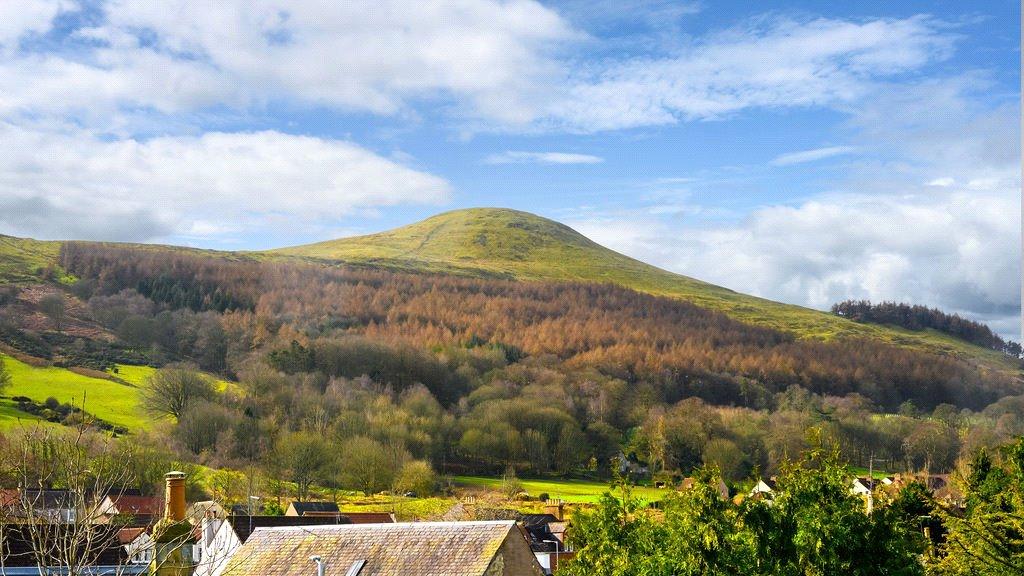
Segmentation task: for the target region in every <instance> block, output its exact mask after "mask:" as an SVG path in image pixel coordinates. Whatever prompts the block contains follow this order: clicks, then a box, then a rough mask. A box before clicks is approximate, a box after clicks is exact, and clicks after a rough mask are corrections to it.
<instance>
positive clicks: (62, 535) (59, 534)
mask: <svg viewBox="0 0 1024 576" xmlns="http://www.w3.org/2000/svg"><path fill="white" fill-rule="evenodd" d="M3 530H4V534H3V538H2V540H3V552H2V553H3V557H4V558H3V561H4V564H3V565H4V567H6V568H15V567H23V566H30V567H34V566H36V557H35V554H34V553H33V544H32V542H33V539H34V537H35V536H34V535H33V533H32V529H31V528H30V527H28V526H25V525H20V524H19V525H11V526H6V527H4V528H3ZM72 530H73V528H71V527H70V526H68V525H67V524H49V525H47V526H44V527H42V528H41V531H40V532H38V533H37V535H38V537H39V538H41V541H42V542H41V544H42V549H43V550H46V549H49V548H51V547H52V546H54V545H56V543H61V544H62V545H63V543H65V542H67V541H68V539H70V538H74V537H75V533H74V532H72ZM117 532H118V530H117V528H116V527H109V526H102V525H97V526H96V528H95V532H93V534H94V536H93V538H94V542H106V543H107V545H106V546H103V547H101V546H99V545H98V544H96V545H94V548H93V550H92V552H93V554H92V555H91V556H90V558H89V561H90V564H92V565H96V566H118V565H121V564H126V563H127V561H128V555H127V553H126V552H125V551H124V548H122V547H121V544H120V542H119V540H118V536H119V534H118V533H117ZM79 534H81V529H80V528H79ZM79 538H80V536H79ZM84 551H85V548H82V549H81V551H80V552H79V553H80V554H84Z"/></svg>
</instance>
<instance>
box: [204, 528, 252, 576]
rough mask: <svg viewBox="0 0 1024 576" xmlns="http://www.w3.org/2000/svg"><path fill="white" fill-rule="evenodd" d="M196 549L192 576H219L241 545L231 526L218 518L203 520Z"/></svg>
mask: <svg viewBox="0 0 1024 576" xmlns="http://www.w3.org/2000/svg"><path fill="white" fill-rule="evenodd" d="M201 527H202V531H201V533H200V537H199V538H200V539H199V543H198V546H197V548H198V549H199V551H200V552H199V558H197V561H198V562H197V564H196V570H195V572H194V573H193V574H194V576H219V575H220V573H221V572H223V570H224V567H225V566H227V563H228V560H229V559H230V558H231V556H232V555H233V554H234V553H235V551H236V550H238V548H239V547H240V546H241V545H242V542H241V541H240V540H239V539H238V535H237V534H235V531H234V529H232V528H231V524H230V523H229V522H227V521H225V520H220V519H218V518H204V519H203V521H202V524H201Z"/></svg>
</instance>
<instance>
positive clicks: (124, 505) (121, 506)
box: [97, 494, 164, 517]
mask: <svg viewBox="0 0 1024 576" xmlns="http://www.w3.org/2000/svg"><path fill="white" fill-rule="evenodd" d="M97 512H98V513H99V514H101V515H103V516H147V517H159V516H160V515H162V514H163V513H164V499H163V498H160V497H158V496H139V495H135V494H107V495H106V496H105V497H104V498H103V500H101V501H100V504H99V507H98V508H97Z"/></svg>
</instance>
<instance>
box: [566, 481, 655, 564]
mask: <svg viewBox="0 0 1024 576" xmlns="http://www.w3.org/2000/svg"><path fill="white" fill-rule="evenodd" d="M615 489H616V490H617V491H618V494H613V493H612V492H606V493H605V494H604V495H603V496H602V497H601V500H600V502H599V503H598V505H597V507H596V508H594V509H591V510H580V511H579V512H576V513H575V514H574V515H573V519H572V531H571V532H570V533H569V543H570V544H571V545H572V546H573V547H574V548H575V550H576V554H575V556H574V557H573V558H572V559H571V560H570V561H569V562H568V563H567V564H566V565H565V566H564V567H561V568H560V569H559V571H558V574H559V575H560V576H594V575H596V574H601V575H602V576H641V575H643V576H669V575H671V574H672V571H671V562H670V561H669V559H668V554H667V550H666V544H667V531H666V529H665V527H664V525H663V524H661V523H659V522H657V521H656V520H655V519H654V518H652V516H651V515H650V514H649V513H648V511H647V510H645V509H644V508H643V507H642V506H641V502H640V501H639V500H638V499H637V498H635V497H633V495H632V492H631V490H630V487H629V486H628V485H627V484H625V483H622V482H621V481H620V482H618V483H617V485H616V487H615Z"/></svg>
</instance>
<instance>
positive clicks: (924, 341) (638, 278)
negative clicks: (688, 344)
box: [262, 208, 1012, 369]
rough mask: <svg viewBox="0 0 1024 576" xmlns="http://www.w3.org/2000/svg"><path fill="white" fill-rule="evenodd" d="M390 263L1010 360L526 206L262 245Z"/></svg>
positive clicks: (324, 257) (800, 331)
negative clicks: (615, 294)
mask: <svg viewBox="0 0 1024 576" xmlns="http://www.w3.org/2000/svg"><path fill="white" fill-rule="evenodd" d="M262 254H263V255H268V256H276V257H281V256H296V257H301V258H308V259H316V260H321V261H329V262H339V263H347V264H358V265H368V266H379V267H385V268H391V269H399V270H413V271H429V272H440V273H456V274H465V275H472V276H490V277H504V278H513V279H518V280H570V281H572V280H577V281H587V282H611V283H614V284H619V285H621V286H625V287H628V288H632V289H634V290H638V291H641V292H647V293H650V294H655V295H659V296H668V297H673V298H680V299H683V300H687V301H690V302H693V303H695V304H697V305H699V306H702V307H706V308H710V309H713V310H718V311H721V312H724V313H726V314H728V315H730V316H732V317H733V318H736V319H739V320H742V321H745V322H750V323H752V324H757V325H760V326H768V327H771V328H776V329H779V330H784V331H787V332H791V333H794V334H797V335H799V336H801V337H807V338H815V339H822V340H830V339H832V338H835V337H866V338H872V339H878V340H883V341H886V342H890V343H893V344H898V345H902V346H909V347H913V348H924V349H928V350H932V351H939V352H942V353H952V354H957V355H958V356H961V357H965V358H975V359H976V360H977V361H979V362H981V363H985V364H990V365H993V366H999V367H1003V368H1008V369H1009V368H1011V367H1012V365H1011V363H1010V362H1008V361H1007V359H1006V358H1005V357H1004V355H1003V354H1001V353H999V352H996V351H992V350H986V349H984V348H981V347H978V346H974V345H971V344H968V343H966V342H963V341H961V340H958V339H956V338H953V337H951V336H948V335H945V334H942V333H939V332H936V331H933V330H927V331H922V332H912V331H909V330H904V329H901V328H896V327H886V326H876V325H870V324H860V323H856V322H853V321H850V320H846V319H844V318H840V317H838V316H835V315H833V314H830V313H827V312H822V311H819V310H812V309H809V308H804V307H802V306H794V305H791V304H782V303H779V302H773V301H771V300H766V299H764V298H758V297H755V296H749V295H746V294H740V293H738V292H735V291H733V290H729V289H727V288H723V287H721V286H716V285H714V284H709V283H707V282H702V281H700V280H697V279H694V278H690V277H688V276H683V275H680V274H675V273H672V272H669V271H667V270H662V269H661V268H657V267H655V266H651V265H650V264H645V263H643V262H640V261H639V260H636V259H633V258H630V257H628V256H626V255H624V254H620V253H618V252H615V251H614V250H610V249H608V248H605V247H604V246H601V245H600V244H597V243H596V242H594V241H592V240H590V239H589V238H587V237H585V236H583V235H582V234H580V233H579V232H576V231H575V230H573V229H572V228H570V227H568V226H566V225H564V224H561V223H559V222H555V221H553V220H549V219H547V218H542V217H540V216H536V215H533V214H530V213H527V212H521V211H518V210H511V209H505V208H471V209H466V210H454V211H451V212H445V213H443V214H438V215H436V216H432V217H430V218H427V219H426V220H423V221H421V222H417V223H414V224H410V225H408V226H403V227H401V228H396V229H394V230H389V231H386V232H380V233H377V234H369V235H366V236H356V237H352V238H340V239H337V240H328V241H325V242H318V243H315V244H308V245H304V246H294V247H290V248H281V249H277V250H271V251H268V252H264V253H262Z"/></svg>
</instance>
